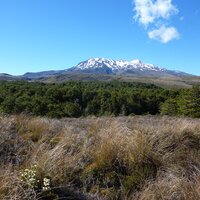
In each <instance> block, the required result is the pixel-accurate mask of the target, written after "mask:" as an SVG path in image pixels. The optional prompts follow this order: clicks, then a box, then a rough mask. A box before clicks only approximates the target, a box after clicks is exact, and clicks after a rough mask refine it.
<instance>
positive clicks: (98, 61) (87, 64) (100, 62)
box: [0, 58, 195, 80]
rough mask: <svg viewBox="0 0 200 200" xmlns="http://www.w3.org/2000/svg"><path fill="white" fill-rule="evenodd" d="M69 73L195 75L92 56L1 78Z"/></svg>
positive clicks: (34, 77)
mask: <svg viewBox="0 0 200 200" xmlns="http://www.w3.org/2000/svg"><path fill="white" fill-rule="evenodd" d="M69 74H94V75H100V74H101V75H120V76H135V77H164V76H166V77H182V76H183V77H184V76H195V75H191V74H189V73H185V72H181V71H177V70H168V69H166V68H163V67H159V66H157V65H154V64H148V63H144V62H142V61H141V60H139V59H135V60H132V61H125V60H113V59H107V58H90V59H88V60H85V61H82V62H79V63H78V64H77V65H76V66H73V67H71V68H68V69H63V70H49V71H40V72H27V73H25V74H23V75H20V76H12V75H9V74H5V73H0V80H6V78H8V79H9V80H12V79H14V80H15V79H21V80H37V79H43V78H51V77H54V76H60V75H62V76H64V75H69Z"/></svg>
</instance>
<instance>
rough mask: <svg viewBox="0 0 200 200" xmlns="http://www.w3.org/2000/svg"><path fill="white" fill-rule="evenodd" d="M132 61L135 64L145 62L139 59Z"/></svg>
mask: <svg viewBox="0 0 200 200" xmlns="http://www.w3.org/2000/svg"><path fill="white" fill-rule="evenodd" d="M131 63H133V64H142V63H143V62H142V61H141V60H139V59H135V60H132V61H131Z"/></svg>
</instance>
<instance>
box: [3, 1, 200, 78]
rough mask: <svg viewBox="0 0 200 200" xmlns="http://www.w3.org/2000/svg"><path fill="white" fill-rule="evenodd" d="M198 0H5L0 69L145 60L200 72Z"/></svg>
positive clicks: (19, 70) (17, 70)
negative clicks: (102, 60) (92, 60)
mask: <svg viewBox="0 0 200 200" xmlns="http://www.w3.org/2000/svg"><path fill="white" fill-rule="evenodd" d="M199 19H200V1H199V0H193V1H188V0H134V1H133V0H0V73H3V72H4V73H10V74H23V73H25V72H27V71H33V72H35V71H43V70H52V69H66V68H68V67H72V66H74V65H76V64H77V63H78V62H80V61H83V60H86V59H88V58H91V57H104V58H111V59H123V60H129V61H130V60H133V59H140V60H142V61H144V62H147V63H153V64H156V65H158V66H161V67H166V68H168V69H175V70H182V71H185V72H189V73H193V74H198V75H200V20H199Z"/></svg>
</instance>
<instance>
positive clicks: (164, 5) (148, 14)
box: [134, 0, 178, 26]
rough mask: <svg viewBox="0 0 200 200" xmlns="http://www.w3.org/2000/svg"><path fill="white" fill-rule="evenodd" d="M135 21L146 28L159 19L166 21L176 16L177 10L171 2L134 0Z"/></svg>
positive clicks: (163, 0) (169, 0)
mask: <svg viewBox="0 0 200 200" xmlns="http://www.w3.org/2000/svg"><path fill="white" fill-rule="evenodd" d="M134 2H135V12H136V15H135V19H136V20H139V22H140V23H142V24H143V25H145V26H147V25H149V24H150V23H155V21H156V20H159V19H168V18H169V17H170V16H171V15H173V14H176V13H177V12H178V9H177V8H176V7H175V6H174V5H173V4H172V0H157V1H155V2H154V1H153V0H134Z"/></svg>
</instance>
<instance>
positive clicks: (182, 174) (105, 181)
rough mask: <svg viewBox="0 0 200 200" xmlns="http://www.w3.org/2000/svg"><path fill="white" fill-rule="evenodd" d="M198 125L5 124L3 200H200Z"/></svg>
mask: <svg viewBox="0 0 200 200" xmlns="http://www.w3.org/2000/svg"><path fill="white" fill-rule="evenodd" d="M199 122H200V120H198V119H190V118H175V117H158V116H133V117H118V118H114V117H101V118H96V117H90V118H89V117H88V118H80V119H72V118H71V119H69V118H66V119H61V120H56V119H47V118H40V117H30V116H26V115H17V116H1V117H0V159H1V163H0V199H3V200H4V199H5V200H7V199H22V200H29V199H30V200H34V199H35V200H37V199H42V200H45V199H47V200H56V199H76V200H78V199H86V200H92V199H102V200H104V199H105V200H109V199H110V200H112V199H113V200H114V199H122V200H124V199H127V200H129V199H130V200H160V199H175V200H198V199H200V193H199V189H200V154H199V153H200V152H199V150H200V125H199Z"/></svg>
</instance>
